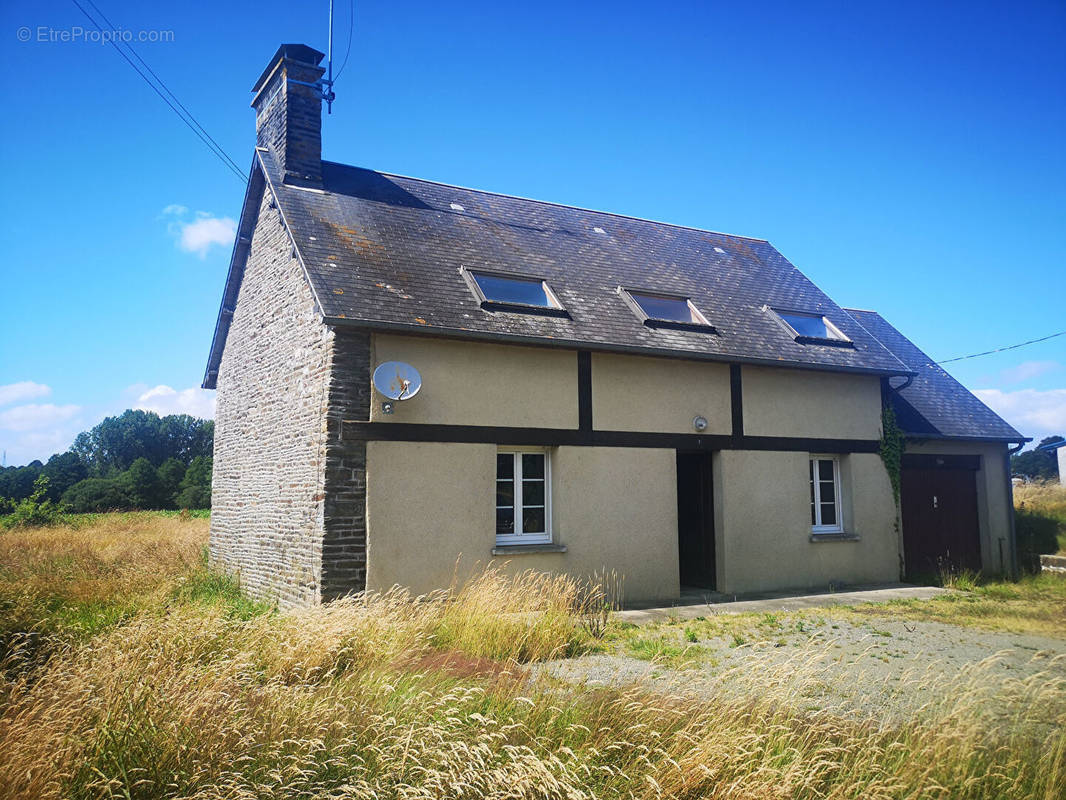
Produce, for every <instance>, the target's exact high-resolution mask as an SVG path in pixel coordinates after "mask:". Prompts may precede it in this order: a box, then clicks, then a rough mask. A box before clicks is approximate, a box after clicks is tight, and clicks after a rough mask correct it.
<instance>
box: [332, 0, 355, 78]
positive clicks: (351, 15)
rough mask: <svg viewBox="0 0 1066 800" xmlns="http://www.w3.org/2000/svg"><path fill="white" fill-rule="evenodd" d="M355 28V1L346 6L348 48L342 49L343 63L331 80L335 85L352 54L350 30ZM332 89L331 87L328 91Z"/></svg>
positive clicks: (352, 0)
mask: <svg viewBox="0 0 1066 800" xmlns="http://www.w3.org/2000/svg"><path fill="white" fill-rule="evenodd" d="M354 27H355V0H351V2H350V3H349V4H348V46H347V47H345V48H344V61H342V62H341V66H340V69H338V70H337V74H336V76H334V78H333V82H334V83H336V82H337V79H338V78H340V76H341V73H342V72H344V68H345V67H346V66H348V55H349V54H350V53H351V52H352V29H353V28H354ZM332 88H333V87H332V86H331V87H330V89H332Z"/></svg>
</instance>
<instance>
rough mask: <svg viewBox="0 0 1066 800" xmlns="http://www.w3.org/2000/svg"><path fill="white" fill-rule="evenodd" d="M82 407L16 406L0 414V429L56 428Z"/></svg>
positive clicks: (49, 404)
mask: <svg viewBox="0 0 1066 800" xmlns="http://www.w3.org/2000/svg"><path fill="white" fill-rule="evenodd" d="M79 411H81V406H75V405H66V406H57V405H53V404H52V403H44V404H41V405H37V404H35V403H30V404H28V405H24V406H15V407H14V408H9V409H8V410H7V411H3V412H0V429H3V430H8V431H36V430H40V429H41V428H48V427H54V426H56V425H58V424H60V423H62V422H66V421H68V420H69V419H71V418H72V417H74V416H75V415H76V414H77V413H78V412H79Z"/></svg>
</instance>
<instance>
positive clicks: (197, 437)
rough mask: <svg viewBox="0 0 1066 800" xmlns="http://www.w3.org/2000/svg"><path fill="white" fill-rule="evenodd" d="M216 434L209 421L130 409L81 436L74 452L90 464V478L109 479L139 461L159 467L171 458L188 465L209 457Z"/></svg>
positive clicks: (213, 426) (180, 415) (185, 415)
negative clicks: (197, 459) (142, 459)
mask: <svg viewBox="0 0 1066 800" xmlns="http://www.w3.org/2000/svg"><path fill="white" fill-rule="evenodd" d="M214 434H215V424H214V423H213V422H212V421H210V420H203V419H196V418H195V417H190V416H189V415H187V414H173V415H170V416H166V417H160V416H159V415H158V414H155V413H153V412H151V411H139V410H136V411H135V410H129V411H125V412H123V413H122V414H120V415H118V416H117V417H107V418H106V419H105V420H104V421H103V422H101V423H100V424H99V425H97V426H96V427H94V428H93V429H92V430H88V431H85V432H84V433H80V434H78V437H77V438H76V439H75V440H74V445H73V447H72V448H71V449H72V450H73V451H74V452H75V453H77V454H78V455H79V456H81V458H82V460H83V461H84V462H85V463H86V465H88V467H89V473H90V474H91V475H93V476H94V477H109V476H114V475H115V474H117V473H119V472H125V471H126V470H128V469H129V468H130V467H131V466H132V465H133V462H134V461H136V460H137V459H138V458H144V459H146V460H147V461H148V462H149V463H151V464H152V466H154V467H158V466H160V465H161V464H162V463H163V462H164V461H166V460H167V459H168V458H176V459H178V460H179V461H181V462H182V463H183V464H188V463H189V462H191V461H192V460H193V459H194V458H196V457H197V456H210V455H211V448H212V446H213V442H214Z"/></svg>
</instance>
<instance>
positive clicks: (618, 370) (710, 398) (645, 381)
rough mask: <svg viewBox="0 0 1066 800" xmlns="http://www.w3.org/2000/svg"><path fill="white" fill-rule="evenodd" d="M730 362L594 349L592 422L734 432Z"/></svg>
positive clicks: (604, 426)
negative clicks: (703, 424)
mask: <svg viewBox="0 0 1066 800" xmlns="http://www.w3.org/2000/svg"><path fill="white" fill-rule="evenodd" d="M731 415H732V410H731V405H730V388H729V365H728V364H713V363H708V362H700V361H683V360H681V359H670V358H650V357H644V356H628V355H616V354H612V353H593V354H592V424H593V427H594V428H597V429H599V430H608V431H654V432H656V433H693V432H694V431H693V428H692V420H693V418H695V417H696V416H702V417H705V418H706V419H707V422H708V425H707V433H709V434H729V433H731V432H732V416H731Z"/></svg>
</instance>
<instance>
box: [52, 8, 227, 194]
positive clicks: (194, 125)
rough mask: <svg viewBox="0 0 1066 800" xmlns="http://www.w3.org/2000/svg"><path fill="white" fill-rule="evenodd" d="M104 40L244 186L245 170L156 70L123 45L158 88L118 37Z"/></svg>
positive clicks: (107, 20) (94, 23) (103, 17)
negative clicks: (144, 70) (119, 41)
mask: <svg viewBox="0 0 1066 800" xmlns="http://www.w3.org/2000/svg"><path fill="white" fill-rule="evenodd" d="M85 1H86V2H87V3H88V4H89V5H90V6H92V7H93V10H94V11H96V13H97V14H99V15H100V17H101V19H103V21H104V22H105V23H106V24H107V26H108V27H109V28H110V29H111V33H117V29H116V28H115V26H114V25H112V24H111V20H109V19H108V18H107V16H106V15H105V14H104V12H102V11H101V10H100V9H99V8H97V6H96V4H95V3H94V2H93V0H85ZM71 2H72V3H73V4H74V5H75V6H77V7H78V10H79V11H81V13H82V14H84V15H85V18H86V19H88V20H89V21H90V22H91V23H92V24H93V25H94V26H95V27H96V29H97V30H98V31H100V33H101V34H104V33H105V31H104V29H103V27H102V26H101V25H100V23H99V22H97V21H96V19H95V18H94V17H93V16H92V15H91V14H90V13H89V12H88V11H86V10H85V7H84V6H83V5H82V4H81V3H79V2H78V0H71ZM106 38H107V41H108V43H109V44H110V45H111V46H112V47H113V48H115V52H116V53H118V54H119V55H120V56H122V58H123V59H124V60H125V61H126V63H127V64H129V65H130V67H131V68H132V69H133V71H134V72H136V73H137V74H138V75H140V76H141V79H142V80H143V81H144V82H145V83H147V84H148V86H150V87H151V89H152V91H154V92H155V93H156V94H157V95H159V98H160V99H161V100H162V101H163V102H164V103H166V104H167V106H169V107H170V110H171V111H173V112H174V113H175V114H176V115H177V116H178V119H180V120H181V121H182V122H184V123H185V125H186V126H187V127H188V128H189V130H191V131H192V132H193V133H194V134H196V136H197V137H198V138H199V139H200V141H201V142H203V143H204V144H205V145H206V146H207V149H208V150H210V151H211V152H212V153H214V155H215V157H216V158H218V160H219V161H221V162H222V164H223V165H224V166H225V167H226V168H227V169H229V170H230V171H231V172H232V173H233V174H234V175H236V176H237V179H238V180H239V181H240V182H241V183H245V182H246V181H247V178H246V177H245V174H244V171H243V170H241V168H240V167H239V166H237V162H235V161H234V160H233V159H232V158H230V157H229V154H228V153H226V151H225V150H223V149H222V145H220V144H219V143H218V142H216V141H215V139H214V137H212V136H211V134H209V133H208V132H207V130H206V129H205V128H204V126H203V125H201V124H200V122H199V120H197V119H196V117H194V116H193V115H192V112H191V111H189V109H187V108H186V107H185V106H184V104H183V103H182V102H181V101H180V100H179V99H178V97H177V95H175V94H174V93H173V92H172V91H171V90H170V88H169V87H168V86H167V85H166V83H164V82H163V79H162V78H160V77H159V76H158V75H156V74H155V71H153V70H152V68H151V67H149V66H148V64H147V63H146V62H145V60H144V59H143V58H141V57H140V56H139V55H138V54H137V51H136V50H134V49H133V48H132V47H130V45H129V44H127V43H125V42H123V44H124V45H125V47H126V49H127V50H129V52H130V53H131V54H132V55H133V57H134V58H136V59H137V60H138V61H140V62H141V64H143V65H144V68H145V69H146V70H147V71H148V72H149V73H150V74H151V75H152V77H153V78H155V80H156V81H157V82H158V84H159V85H158V86H157V85H156V84H155V83H153V82H152V80H151V79H149V77H148V76H147V75H145V73H144V72H142V71H141V69H140V68H139V67H138V66H137V65H136V64H135V63H133V60H132V59H130V57H129V56H128V55H126V53H125V51H124V50H123V49H122V48H121V47H119V46H118V44H117V43H116V41H115V40H116V39H117V38H118V37H117V36H107V37H106ZM164 92H166V94H164ZM167 95H170V97H171V98H173V102H171V100H170V99H169V98H168V97H167ZM175 104H176V105H175ZM179 108H180V110H179ZM183 112H184V113H183Z"/></svg>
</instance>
